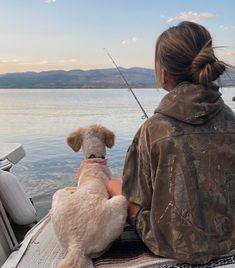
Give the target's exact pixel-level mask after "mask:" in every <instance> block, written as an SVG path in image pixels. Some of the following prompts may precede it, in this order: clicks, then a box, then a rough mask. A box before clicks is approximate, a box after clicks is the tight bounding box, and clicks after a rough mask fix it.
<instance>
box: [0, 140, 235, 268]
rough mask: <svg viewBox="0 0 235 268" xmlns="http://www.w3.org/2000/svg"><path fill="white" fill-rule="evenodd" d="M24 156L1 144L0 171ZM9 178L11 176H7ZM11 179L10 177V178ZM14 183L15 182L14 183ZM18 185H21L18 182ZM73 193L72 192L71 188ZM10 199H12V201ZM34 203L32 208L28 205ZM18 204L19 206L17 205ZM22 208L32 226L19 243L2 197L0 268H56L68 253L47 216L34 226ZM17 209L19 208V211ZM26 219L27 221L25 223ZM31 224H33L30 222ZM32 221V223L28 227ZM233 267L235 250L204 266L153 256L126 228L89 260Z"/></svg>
mask: <svg viewBox="0 0 235 268" xmlns="http://www.w3.org/2000/svg"><path fill="white" fill-rule="evenodd" d="M24 156H25V152H24V149H23V147H22V145H20V144H1V143H0V171H4V172H10V171H11V167H12V166H13V165H14V164H17V163H18V162H19V161H20V160H21V159H22V158H23V157H24ZM8 175H9V174H8ZM9 176H10V177H11V175H9ZM14 181H15V180H14ZM15 183H16V184H17V185H18V182H16V181H15ZM11 187H12V188H14V190H15V191H16V192H17V194H18V196H19V195H21V198H22V199H24V198H27V196H26V195H25V193H24V192H23V193H22V192H21V190H19V189H20V188H19V186H16V187H15V186H14V185H12V184H11ZM70 190H71V189H70ZM9 200H10V199H9ZM29 204H31V205H29ZM18 205H19V204H17V206H18ZM21 205H22V208H20V209H23V208H26V211H28V210H27V209H29V208H30V213H29V214H27V215H26V218H27V220H25V219H24V217H23V219H20V221H22V220H23V221H22V222H21V223H23V224H25V223H26V225H25V226H27V227H29V226H30V230H29V231H27V233H26V234H25V236H24V239H23V240H22V241H18V240H17V238H16V237H17V233H16V230H14V226H12V219H11V217H10V215H9V212H8V211H7V210H9V208H8V207H6V206H5V207H4V205H3V204H2V200H1V196H0V266H1V267H2V268H14V267H17V268H52V267H53V268H54V267H56V266H57V264H58V262H59V261H60V260H61V259H62V258H63V257H64V256H65V254H66V252H65V250H64V249H63V248H62V247H61V246H60V244H59V241H58V240H57V237H56V235H55V232H54V229H53V225H52V222H51V219H50V214H49V213H48V214H47V215H46V216H45V217H44V218H42V219H41V220H40V221H39V222H38V223H35V215H34V214H33V213H32V212H33V211H34V209H32V207H33V205H32V203H30V202H29V203H28V202H26V205H25V203H24V202H21ZM17 206H16V208H17ZM24 220H25V221H24ZM31 221H32V222H31ZM29 222H31V223H30V224H29ZM93 267H98V268H125V267H129V268H143V267H157V268H170V267H172V268H173V267H174V268H178V267H179V268H183V267H184V268H190V267H194V268H196V267H200V268H206V267H207V268H210V267H220V268H222V267H223V268H231V267H235V250H233V251H231V252H229V254H226V255H224V256H221V257H220V258H216V259H213V260H211V261H210V262H209V263H207V264H205V265H193V266H192V265H190V264H185V263H183V264H182V263H178V262H177V261H176V260H174V259H167V258H161V257H157V256H154V255H153V254H152V253H151V252H150V251H149V250H148V249H147V247H146V246H145V245H144V244H143V242H142V241H141V240H140V238H139V237H138V236H137V235H136V232H135V230H134V229H133V228H132V227H131V226H130V225H128V224H127V225H126V226H125V228H124V231H123V233H122V234H121V236H120V238H119V239H117V240H116V241H115V242H114V243H113V245H112V246H111V248H110V249H109V250H108V251H107V252H105V253H104V254H103V255H102V256H101V257H99V258H96V259H90V258H88V259H87V268H93Z"/></svg>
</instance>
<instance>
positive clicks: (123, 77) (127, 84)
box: [104, 48, 148, 119]
mask: <svg viewBox="0 0 235 268" xmlns="http://www.w3.org/2000/svg"><path fill="white" fill-rule="evenodd" d="M104 51H105V52H106V54H107V55H108V57H109V58H110V59H111V61H112V62H113V64H114V65H115V67H116V69H117V70H118V72H119V74H120V75H121V77H122V80H123V81H124V82H125V84H126V86H127V87H128V89H129V90H130V91H131V93H132V95H133V97H134V98H135V100H136V101H137V103H138V105H139V106H140V108H141V110H142V112H143V113H144V115H143V117H142V119H145V118H148V115H147V113H146V112H145V110H144V108H143V106H142V105H141V103H140V102H139V100H138V98H137V97H136V95H135V93H134V92H133V89H132V88H131V86H130V84H129V83H128V82H127V80H126V77H125V76H124V74H123V73H122V72H121V70H120V68H119V67H118V66H117V64H116V62H115V61H114V59H113V58H112V56H111V55H110V54H109V52H108V50H107V49H106V48H104Z"/></svg>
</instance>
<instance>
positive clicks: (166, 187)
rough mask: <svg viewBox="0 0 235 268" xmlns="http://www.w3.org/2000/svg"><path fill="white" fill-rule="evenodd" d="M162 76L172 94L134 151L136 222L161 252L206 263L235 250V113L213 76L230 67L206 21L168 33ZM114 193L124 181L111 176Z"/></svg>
mask: <svg viewBox="0 0 235 268" xmlns="http://www.w3.org/2000/svg"><path fill="white" fill-rule="evenodd" d="M155 52H156V53H155V69H156V75H157V77H158V79H159V81H160V83H161V86H162V88H164V89H165V90H167V91H168V94H167V95H166V96H165V97H164V98H163V99H162V101H161V103H160V105H159V107H158V108H157V109H156V110H155V113H154V115H153V116H152V117H151V118H149V119H148V120H147V121H146V122H145V123H144V124H143V125H142V126H141V127H140V129H139V130H138V132H137V134H136V135H135V137H134V140H133V142H132V144H131V146H130V147H129V149H128V152H127V155H126V160H125V165H124V171H123V185H122V193H123V194H124V195H125V196H126V197H127V199H128V200H129V213H128V221H129V222H130V223H131V224H133V225H134V226H135V228H136V231H137V233H138V234H139V236H140V238H141V239H142V240H143V242H144V243H145V244H146V245H147V247H148V248H149V249H150V250H151V251H152V252H153V253H154V254H156V255H158V256H163V257H169V258H176V259H178V260H179V261H183V262H189V263H206V262H208V261H209V260H210V259H212V258H213V257H216V256H219V255H222V254H225V253H227V252H229V251H230V250H231V249H233V248H235V115H234V113H233V112H232V110H231V109H230V108H229V107H228V106H226V105H225V104H224V102H223V100H222V98H221V94H220V92H219V90H218V86H216V85H215V84H213V81H214V80H216V79H218V78H219V76H220V75H221V74H222V73H223V72H224V71H225V64H224V63H223V62H221V61H219V60H218V59H217V58H216V56H215V54H214V52H213V47H212V39H211V36H210V34H209V32H208V31H207V30H206V29H205V28H204V27H203V26H201V25H199V24H196V23H192V22H186V21H185V22H181V23H180V24H179V25H177V26H175V27H172V28H169V29H168V30H166V31H165V32H163V33H162V34H161V35H160V37H159V38H158V40H157V44H156V51H155ZM108 189H109V192H110V194H111V195H115V194H120V193H121V183H117V181H111V182H110V184H109V185H108Z"/></svg>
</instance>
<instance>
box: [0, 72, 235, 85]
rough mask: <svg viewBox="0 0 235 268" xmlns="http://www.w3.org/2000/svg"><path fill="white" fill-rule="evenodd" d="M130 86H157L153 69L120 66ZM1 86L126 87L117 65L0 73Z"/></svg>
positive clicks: (234, 79) (225, 79)
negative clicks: (96, 67)
mask: <svg viewBox="0 0 235 268" xmlns="http://www.w3.org/2000/svg"><path fill="white" fill-rule="evenodd" d="M119 69H120V70H121V72H122V74H123V76H124V77H125V79H126V80H127V81H128V84H129V85H130V87H131V88H158V87H159V85H158V83H157V81H156V76H155V71H154V70H153V69H148V68H141V67H133V68H122V67H119ZM221 84H222V85H223V87H234V86H235V69H230V70H229V71H228V72H227V73H226V74H225V75H222V77H221ZM0 88H5V89H6V88H8V89H20V88H24V89H26V88H28V89H36V88H40V89H47V88H50V89H121V88H128V86H127V85H126V83H125V82H124V81H123V79H122V77H121V76H120V74H119V72H118V71H117V69H116V68H110V69H95V70H86V71H85V70H79V69H78V70H70V71H62V70H58V71H44V72H39V73H37V72H23V73H8V74H4V75H0Z"/></svg>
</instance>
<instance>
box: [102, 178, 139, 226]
mask: <svg viewBox="0 0 235 268" xmlns="http://www.w3.org/2000/svg"><path fill="white" fill-rule="evenodd" d="M107 190H108V192H109V195H110V197H113V196H115V195H121V194H122V180H121V179H112V180H110V181H109V182H108V184H107ZM140 209H141V207H140V206H139V205H137V204H135V203H133V202H130V201H128V215H127V222H128V223H129V224H131V225H134V224H135V217H136V215H137V213H138V211H139V210H140Z"/></svg>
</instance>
